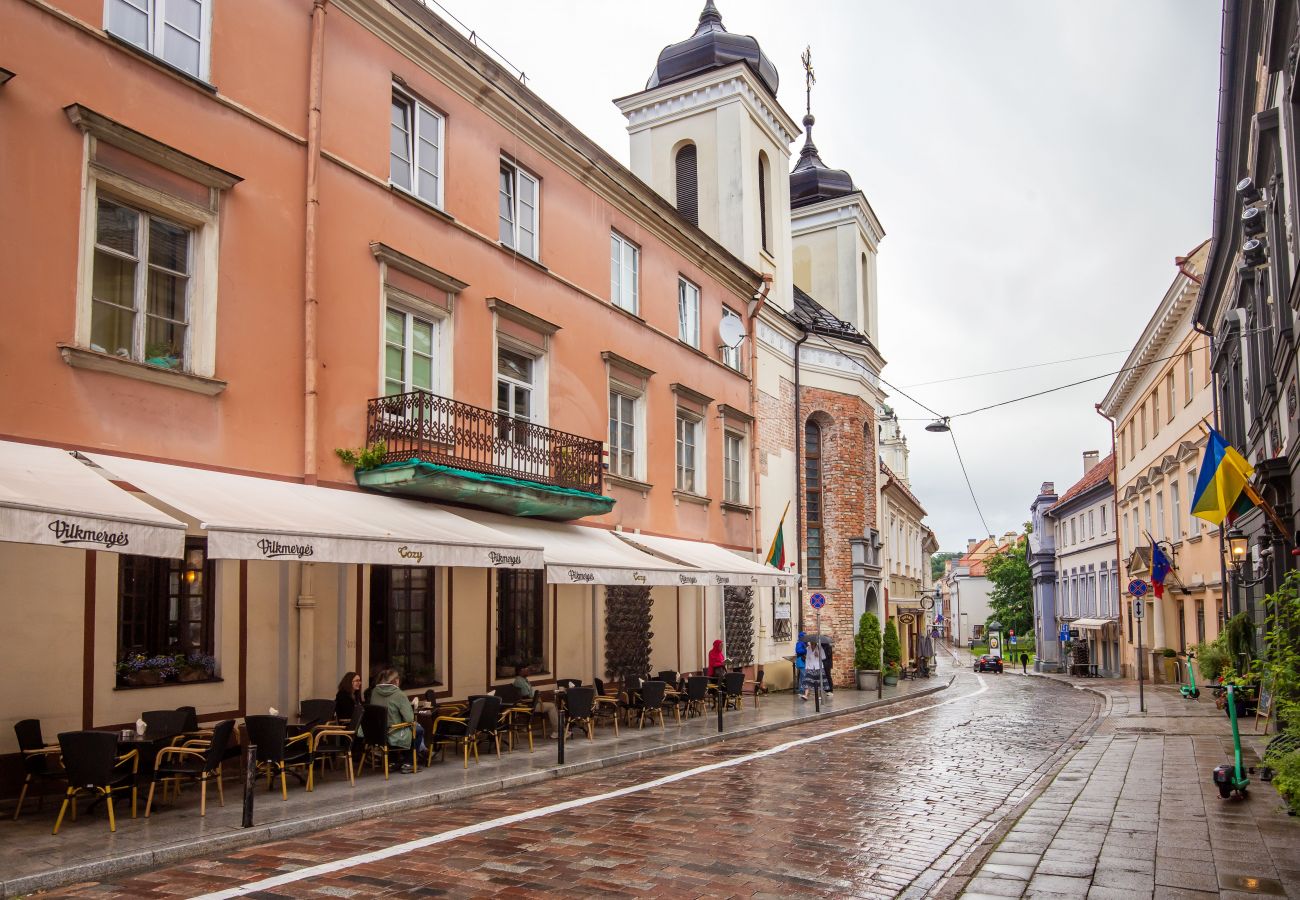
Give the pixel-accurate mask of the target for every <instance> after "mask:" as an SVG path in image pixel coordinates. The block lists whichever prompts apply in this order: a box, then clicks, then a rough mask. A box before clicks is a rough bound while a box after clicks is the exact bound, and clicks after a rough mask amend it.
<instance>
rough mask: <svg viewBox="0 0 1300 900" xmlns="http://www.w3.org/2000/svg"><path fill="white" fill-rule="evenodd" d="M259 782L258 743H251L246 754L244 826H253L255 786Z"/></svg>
mask: <svg viewBox="0 0 1300 900" xmlns="http://www.w3.org/2000/svg"><path fill="white" fill-rule="evenodd" d="M256 784H257V745H256V744H249V745H248V752H247V753H246V754H245V755H244V821H243V823H242V827H244V828H252V827H253V788H254V786H255V785H256Z"/></svg>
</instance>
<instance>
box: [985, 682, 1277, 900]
mask: <svg viewBox="0 0 1300 900" xmlns="http://www.w3.org/2000/svg"><path fill="white" fill-rule="evenodd" d="M1017 674H1018V673H1017ZM1058 680H1059V679H1058ZM1076 687H1078V688H1080V689H1084V690H1089V691H1093V692H1096V693H1100V694H1102V695H1103V696H1104V697H1105V698H1106V699H1107V705H1106V712H1105V714H1104V717H1103V718H1102V720H1101V721H1100V722H1099V724H1098V727H1097V729H1096V731H1095V732H1094V734H1093V736H1092V737H1091V738H1090V739H1089V740H1088V741H1087V743H1086V744H1085V745H1084V746H1083V747H1082V748H1081V749H1080V750H1079V751H1078V752H1077V753H1075V754H1074V756H1073V757H1071V758H1070V759H1069V761H1068V762H1067V763H1066V764H1065V766H1064V767H1063V768H1062V769H1061V771H1060V772H1059V773H1058V774H1057V776H1056V778H1055V779H1054V780H1053V781H1052V782H1051V783H1050V784H1049V785H1048V787H1047V788H1046V789H1045V790H1043V792H1042V793H1041V794H1040V795H1038V797H1037V798H1036V799H1034V800H1033V801H1032V803H1030V805H1029V806H1028V808H1027V809H1025V810H1024V811H1023V813H1022V814H1021V815H1020V817H1019V819H1018V820H1017V821H1015V822H1014V824H1013V825H1011V827H1010V830H1009V831H1007V833H1006V834H1005V836H1004V837H1003V838H1002V840H1001V842H1000V843H999V844H998V845H997V846H996V847H995V848H994V849H993V852H992V853H990V854H989V855H988V856H987V858H986V859H984V860H983V861H982V864H981V866H980V868H978V870H977V871H975V873H974V877H973V878H972V879H971V880H970V881H969V882H968V883H967V884H966V886H965V893H964V894H963V895H962V896H964V897H966V898H969V900H979V898H990V897H999V898H1005V897H1042V898H1066V897H1086V898H1089V900H1092V898H1098V900H1107V898H1121V897H1122V898H1133V897H1156V898H1164V897H1170V898H1172V897H1180V898H1182V897H1187V898H1194V897H1227V898H1245V897H1259V896H1289V897H1292V898H1300V821H1297V820H1296V819H1295V818H1292V817H1289V816H1288V815H1287V812H1286V807H1285V805H1284V804H1283V803H1282V801H1281V799H1280V797H1279V796H1278V794H1277V792H1276V791H1275V790H1274V789H1273V787H1272V786H1271V785H1269V784H1266V783H1262V782H1260V780H1259V778H1258V776H1252V777H1251V785H1250V789H1249V794H1250V796H1249V799H1248V800H1245V801H1243V800H1239V799H1235V798H1234V799H1231V800H1222V799H1220V797H1219V795H1218V791H1217V789H1216V788H1215V786H1214V784H1213V783H1212V782H1211V780H1210V772H1211V771H1212V770H1213V768H1214V767H1215V766H1216V765H1218V764H1220V763H1224V762H1231V761H1232V735H1231V730H1230V726H1229V724H1228V721H1227V719H1226V717H1225V716H1224V714H1223V713H1222V712H1221V711H1219V710H1217V709H1216V708H1215V706H1214V703H1213V701H1212V700H1211V699H1210V698H1209V696H1208V695H1202V696H1201V699H1200V700H1199V701H1188V700H1184V699H1183V698H1182V697H1180V696H1179V694H1178V692H1177V689H1176V688H1171V687H1165V686H1160V687H1152V686H1147V688H1146V691H1145V693H1146V712H1145V713H1144V712H1141V711H1140V710H1139V708H1138V696H1137V685H1136V684H1135V683H1133V682H1127V681H1100V682H1099V681H1095V680H1092V679H1089V680H1088V683H1087V684H1086V686H1085V685H1084V684H1078V685H1076ZM1250 728H1251V726H1250V721H1249V720H1248V721H1247V723H1245V728H1244V731H1245V732H1246V738H1247V739H1246V740H1245V741H1244V742H1243V743H1244V745H1245V746H1246V747H1247V752H1246V761H1247V763H1248V764H1250V763H1252V762H1257V761H1258V752H1259V748H1260V747H1261V746H1262V742H1263V738H1262V737H1255V736H1253V735H1251V734H1250Z"/></svg>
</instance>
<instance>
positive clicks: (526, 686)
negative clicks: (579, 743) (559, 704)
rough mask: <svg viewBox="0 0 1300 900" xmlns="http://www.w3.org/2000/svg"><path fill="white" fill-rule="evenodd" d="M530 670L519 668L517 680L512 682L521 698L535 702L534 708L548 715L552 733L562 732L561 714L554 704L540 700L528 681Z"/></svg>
mask: <svg viewBox="0 0 1300 900" xmlns="http://www.w3.org/2000/svg"><path fill="white" fill-rule="evenodd" d="M530 671H531V670H530V669H529V668H528V667H527V666H519V667H518V668H516V669H515V680H514V681H512V682H511V684H513V685H514V686H515V687H516V688H518V689H519V696H520V697H523V698H524V699H526V700H530V701H532V702H533V705H534V708H536V709H537V710H538V711H539V712H544V713H546V718H547V720H548V721H549V722H550V723H551V733H552V734H556V733H558V732H559V730H560V714H559V712H558V711H557V710H556V708H555V704H554V703H549V702H547V701H545V700H538V698H537V689H536V688H535V687H533V685H532V683H531V682H529V680H528V675H529V673H530Z"/></svg>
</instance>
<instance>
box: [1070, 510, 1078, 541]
mask: <svg viewBox="0 0 1300 900" xmlns="http://www.w3.org/2000/svg"><path fill="white" fill-rule="evenodd" d="M1077 543H1079V520H1078V519H1077V518H1075V517H1074V516H1071V517H1070V545H1071V546H1073V545H1075V544H1077Z"/></svg>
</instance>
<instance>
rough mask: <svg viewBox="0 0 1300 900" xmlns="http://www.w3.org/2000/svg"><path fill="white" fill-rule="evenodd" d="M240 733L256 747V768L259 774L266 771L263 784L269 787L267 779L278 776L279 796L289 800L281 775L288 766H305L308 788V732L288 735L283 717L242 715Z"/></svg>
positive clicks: (309, 786) (309, 767)
mask: <svg viewBox="0 0 1300 900" xmlns="http://www.w3.org/2000/svg"><path fill="white" fill-rule="evenodd" d="M244 735H245V736H246V737H247V738H248V743H250V744H255V745H256V746H257V760H256V763H255V765H256V767H257V771H258V772H259V773H263V772H264V773H266V787H267V789H268V790H269V789H270V787H271V780H272V779H273V778H274V777H275V776H277V775H278V776H280V799H281V800H288V799H289V787H288V783H287V781H286V780H285V774H286V773H287V772H288V771H289V770H291V769H298V768H302V769H306V770H307V777H306V780H305V784H306V785H307V790H308V791H310V790H312V772H313V771H314V770H315V767H314V766H313V765H312V755H311V732H310V731H304V732H302V733H301V734H295V735H293V736H292V737H290V736H289V722H288V720H287V719H286V718H285V717H284V716H245V717H244Z"/></svg>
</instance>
